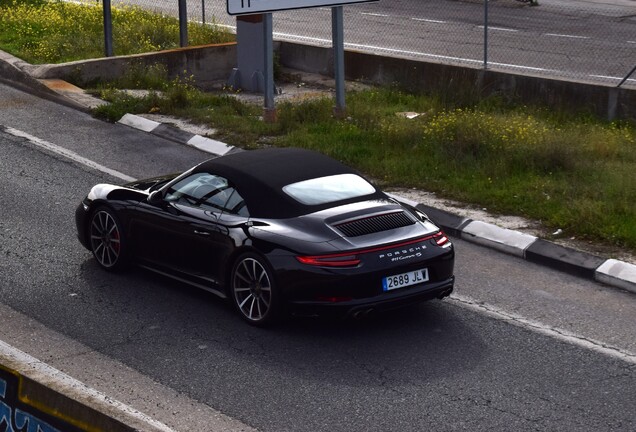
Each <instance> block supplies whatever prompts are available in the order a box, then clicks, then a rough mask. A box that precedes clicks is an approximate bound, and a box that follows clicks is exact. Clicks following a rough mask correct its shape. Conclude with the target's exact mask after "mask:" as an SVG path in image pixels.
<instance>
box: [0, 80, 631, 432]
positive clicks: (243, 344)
mask: <svg viewBox="0 0 636 432" xmlns="http://www.w3.org/2000/svg"><path fill="white" fill-rule="evenodd" d="M0 125H1V127H0V152H1V154H2V157H1V158H0V203H1V205H0V311H2V310H9V311H15V313H3V314H2V315H0V339H3V340H5V341H7V342H9V343H12V344H14V345H16V346H17V347H18V348H20V349H24V350H29V352H31V353H32V354H34V355H35V356H36V357H39V358H42V359H43V360H47V361H50V362H51V363H52V364H53V365H54V366H57V367H60V368H61V369H62V370H64V371H68V373H70V374H71V375H75V376H78V375H80V378H81V379H82V380H85V381H87V384H89V385H92V386H96V387H97V388H103V387H104V386H106V387H107V386H108V381H117V380H120V381H118V382H120V384H119V387H120V391H119V394H118V397H121V398H124V399H126V398H128V400H124V402H127V403H130V404H132V405H133V406H135V403H136V402H137V400H138V399H140V398H141V396H140V394H144V393H146V392H150V391H151V390H148V388H147V387H145V386H143V385H141V384H139V382H141V381H139V382H135V383H129V384H128V386H127V385H126V382H122V381H121V377H122V376H123V375H124V372H125V371H124V370H123V369H126V371H129V370H130V371H134V372H135V373H136V374H138V376H141V377H144V378H145V379H147V382H149V383H159V384H160V385H161V386H162V387H163V388H167V389H170V390H172V391H174V393H175V394H180V395H183V396H184V397H187V398H189V400H192V401H194V402H195V403H196V404H199V407H201V406H202V407H211V408H213V409H214V410H216V411H215V412H220V413H222V414H225V415H227V416H229V417H231V418H233V419H237V420H238V421H240V422H241V423H239V426H237V427H238V428H240V427H242V426H240V425H248V426H251V427H253V428H256V429H258V430H261V431H350V430H365V431H387V430H395V431H398V430H399V431H411V430H412V431H422V430H471V431H474V430H515V431H526V430H528V431H529V430H533V431H535V430H559V431H611V430H615V431H628V430H635V429H636V411H634V409H633V407H634V406H636V356H634V354H633V353H635V352H636V337H635V335H636V320H635V319H634V318H635V317H636V298H635V297H634V295H633V294H630V293H626V292H622V291H620V290H617V289H613V288H609V287H604V286H602V285H599V284H595V283H593V282H589V281H584V280H581V279H578V278H576V277H572V276H569V275H566V274H562V273H559V272H555V271H551V270H548V269H545V268H542V267H539V266H535V265H531V264H528V263H526V262H524V261H522V260H519V259H517V258H514V257H511V256H507V255H503V254H500V253H497V252H494V251H491V250H488V249H484V248H482V247H479V246H475V245H472V244H469V243H465V242H462V241H458V240H456V241H455V243H456V247H457V255H458V258H457V268H456V274H457V294H456V295H455V296H454V298H453V299H451V300H449V301H434V302H430V303H426V304H422V305H418V306H415V307H412V308H409V309H406V310H401V311H399V312H396V313H392V314H388V315H383V316H381V317H379V318H377V319H374V320H367V321H361V322H344V323H343V322H331V321H324V320H298V319H295V320H291V321H289V322H287V323H283V324H281V325H279V326H277V327H275V328H272V329H268V330H262V329H256V328H252V327H249V326H247V325H245V324H244V323H243V322H242V321H241V320H240V319H239V317H238V316H236V315H235V314H234V313H233V311H232V310H231V308H230V307H229V306H228V305H226V304H225V303H224V302H223V301H221V300H219V299H217V298H216V297H214V296H212V295H209V294H207V293H205V292H201V291H198V290H196V289H192V288H189V287H186V286H184V285H181V284H178V283H175V282H173V281H171V280H167V279H164V278H161V277H158V276H155V275H153V274H150V273H147V272H145V271H142V270H136V269H133V270H131V271H130V272H128V273H126V274H123V275H113V274H110V273H106V272H103V271H101V270H100V269H99V268H98V267H97V265H96V264H95V263H94V262H93V260H92V258H91V256H90V254H89V253H88V252H87V251H86V250H84V249H83V248H82V247H81V246H80V245H79V243H78V242H77V240H76V238H75V227H74V222H73V212H74V209H75V207H76V205H77V204H78V203H79V201H80V200H81V199H82V197H83V195H84V194H85V193H86V191H88V189H89V187H90V186H92V185H93V184H95V183H98V182H112V181H115V180H116V179H114V178H112V177H111V176H109V175H107V174H104V173H102V172H100V171H97V170H94V169H90V168H87V167H85V166H83V165H81V164H79V163H77V162H72V161H69V160H68V159H67V158H65V157H63V156H60V155H57V154H55V153H52V152H50V151H47V150H43V149H42V148H41V147H39V146H38V145H37V143H35V144H34V143H33V140H28V139H25V138H20V137H16V136H15V134H11V133H9V132H11V131H12V130H13V129H18V130H21V131H24V132H27V133H28V134H30V135H32V136H34V137H37V138H39V139H40V140H45V141H47V142H49V143H52V144H55V145H57V146H61V147H64V148H67V149H69V150H71V151H73V152H75V153H77V154H79V155H81V156H83V157H85V158H88V159H91V160H93V161H95V162H97V163H99V164H101V165H104V166H106V167H109V168H112V169H116V170H118V171H120V172H122V173H126V174H128V175H130V176H133V177H143V176H150V175H154V174H159V173H163V172H166V171H170V172H171V171H178V170H181V169H184V168H186V167H188V166H190V165H192V164H194V163H196V162H199V161H201V160H202V159H204V158H206V155H205V154H203V153H200V152H198V151H196V150H192V149H190V148H187V147H183V146H180V145H178V144H175V143H171V142H168V141H164V140H162V139H159V138H156V137H153V136H150V135H148V134H144V133H142V132H139V131H136V130H132V129H127V128H126V127H124V126H121V125H111V124H106V123H103V122H100V121H97V120H94V119H92V118H90V117H89V116H87V115H85V114H82V113H79V112H76V111H73V110H70V109H67V108H64V107H60V106H58V105H55V104H53V103H50V102H47V101H43V100H40V99H37V98H34V97H32V96H30V95H27V94H24V93H21V92H18V91H16V90H13V89H10V88H7V87H5V86H2V85H0ZM7 128H13V129H7ZM20 317H22V318H20ZM25 317H26V319H27V320H34V321H35V322H36V323H35V324H33V323H32V324H30V325H32V326H33V327H32V328H36V327H37V328H38V329H40V330H38V331H35V330H32V331H30V333H28V335H27V337H25V336H24V335H23V334H19V333H20V331H18V330H15V329H16V328H19V326H16V325H13V322H12V321H10V320H13V319H14V318H15V319H16V320H18V319H24V318H25ZM36 324H37V325H36ZM29 328H31V327H29ZM49 332H50V333H51V334H54V335H56V336H55V338H53V337H48V336H47V335H48V334H49ZM58 336H59V337H58ZM62 339H63V340H66V341H67V342H66V343H76V344H80V345H81V346H83V347H85V350H84V351H83V352H81V350H77V351H76V352H75V353H74V354H72V355H69V354H63V353H65V352H66V351H65V350H64V348H63V346H62V345H63V342H60V340H62ZM88 351H90V352H91V353H94V354H95V356H96V357H99V358H100V359H101V361H100V363H99V364H97V363H95V364H93V363H88V364H87V363H86V360H85V359H86V357H85V355H86V352H88ZM111 364H117V365H119V366H118V368H117V369H107V368H106V365H111ZM111 367H112V366H111ZM87 368H94V369H95V370H99V373H97V372H95V373H94V374H93V375H91V374H89V373H88V372H87V371H86V369H87ZM126 373H128V372H126ZM144 382H146V381H144ZM149 385H150V384H149ZM167 409H168V410H170V408H169V407H168V408H167ZM165 410H166V408H165V407H161V411H165ZM149 414H151V415H156V416H163V417H162V418H161V419H162V421H165V419H166V416H167V417H168V420H170V418H169V417H170V416H169V415H167V414H166V413H165V412H163V413H162V412H159V410H158V411H157V412H156V413H153V412H150V413H149ZM188 415H191V416H197V415H198V416H205V415H210V414H209V413H206V412H204V411H201V410H195V409H193V410H192V412H189V413H188ZM171 421H172V423H171V424H170V425H171V426H173V427H175V428H177V429H179V427H180V426H181V427H182V429H181V430H188V429H184V428H183V424H184V423H183V422H182V421H181V420H179V419H175V418H173V419H172V420H171ZM210 421H211V419H210ZM202 422H203V423H205V417H203V419H202ZM168 423H170V421H168ZM191 430H205V429H191ZM209 430H214V429H213V428H210V429H209ZM234 430H237V429H234Z"/></svg>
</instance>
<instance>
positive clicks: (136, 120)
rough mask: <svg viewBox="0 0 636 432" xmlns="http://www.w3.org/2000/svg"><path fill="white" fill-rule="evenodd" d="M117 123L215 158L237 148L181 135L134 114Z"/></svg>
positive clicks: (199, 136) (187, 134)
mask: <svg viewBox="0 0 636 432" xmlns="http://www.w3.org/2000/svg"><path fill="white" fill-rule="evenodd" d="M117 123H120V124H123V125H125V126H129V127H132V128H134V129H138V130H141V131H143V132H147V133H151V134H154V135H158V136H161V137H163V138H167V139H170V140H172V141H175V142H178V143H180V144H185V145H188V146H190V147H194V148H196V149H199V150H201V151H204V152H206V153H210V154H212V155H215V156H223V155H226V154H228V153H232V152H235V151H237V148H235V147H234V146H231V145H228V144H225V143H224V142H221V141H217V140H214V139H211V138H206V137H204V136H201V135H194V134H189V133H182V131H180V129H179V128H176V127H173V126H169V125H166V124H164V123H159V122H156V121H153V120H149V119H147V118H145V117H141V116H138V115H135V114H125V115H124V116H123V117H122V118H121V119H119V120H118V121H117ZM159 130H161V132H157V131H159ZM166 130H172V132H170V133H166Z"/></svg>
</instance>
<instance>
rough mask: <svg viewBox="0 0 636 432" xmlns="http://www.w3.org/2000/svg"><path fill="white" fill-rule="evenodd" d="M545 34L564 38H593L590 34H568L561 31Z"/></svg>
mask: <svg viewBox="0 0 636 432" xmlns="http://www.w3.org/2000/svg"><path fill="white" fill-rule="evenodd" d="M544 36H554V37H562V38H570V39H591V38H590V37H589V36H576V35H567V34H559V33H544Z"/></svg>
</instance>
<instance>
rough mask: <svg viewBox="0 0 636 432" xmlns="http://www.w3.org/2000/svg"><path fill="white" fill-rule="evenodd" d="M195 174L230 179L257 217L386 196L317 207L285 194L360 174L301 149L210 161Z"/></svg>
mask: <svg viewBox="0 0 636 432" xmlns="http://www.w3.org/2000/svg"><path fill="white" fill-rule="evenodd" d="M195 172H210V173H212V174H216V175H220V176H222V177H225V178H227V179H228V180H229V181H230V183H231V184H232V185H233V186H234V187H236V189H237V190H238V191H239V192H240V194H241V195H242V196H243V198H244V199H245V202H246V204H247V208H248V209H249V212H250V215H252V216H253V217H261V218H272V219H284V218H289V217H295V216H300V215H302V214H308V213H312V212H315V211H319V210H322V209H325V208H329V207H333V206H334V205H340V204H348V203H350V202H356V201H362V200H366V199H374V198H382V197H384V194H382V193H381V192H379V191H377V192H376V193H374V194H371V195H367V196H364V197H358V198H352V199H348V200H342V201H340V202H337V203H328V204H322V205H316V206H308V205H304V204H301V203H299V202H298V201H296V200H295V199H293V198H292V197H290V196H289V195H287V194H286V193H285V192H283V190H282V188H283V187H284V186H287V185H289V184H292V183H296V182H299V181H303V180H309V179H312V178H317V177H326V176H331V175H337V174H347V173H353V174H358V175H359V173H357V172H356V171H355V170H353V169H351V168H349V167H347V166H345V165H343V164H341V163H340V162H338V161H336V160H334V159H332V158H330V157H328V156H325V155H323V154H321V153H317V152H314V151H311V150H304V149H297V148H271V149H261V150H250V151H243V152H238V153H233V154H229V155H226V156H222V157H219V158H216V159H210V160H209V161H206V162H204V163H202V164H200V165H199V166H198V167H197V168H196V169H195Z"/></svg>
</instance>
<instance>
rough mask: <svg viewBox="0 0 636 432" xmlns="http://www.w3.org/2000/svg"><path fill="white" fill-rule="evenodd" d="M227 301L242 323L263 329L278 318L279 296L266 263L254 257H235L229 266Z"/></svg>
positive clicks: (247, 254)
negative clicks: (245, 322)
mask: <svg viewBox="0 0 636 432" xmlns="http://www.w3.org/2000/svg"><path fill="white" fill-rule="evenodd" d="M230 297H231V299H232V303H233V304H234V306H235V307H236V310H237V311H238V313H239V314H240V315H241V318H243V319H244V320H245V321H247V322H248V323H249V324H251V325H254V326H259V327H262V326H266V325H269V324H272V323H273V322H275V321H276V320H277V319H278V318H279V315H280V311H279V304H280V298H279V292H278V290H277V288H276V284H275V282H274V278H273V275H272V271H271V268H270V266H269V263H267V261H266V260H265V259H264V258H262V257H260V256H259V255H257V254H255V253H246V254H243V255H241V256H239V257H238V259H237V260H236V262H235V263H234V265H233V266H232V274H231V277H230Z"/></svg>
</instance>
